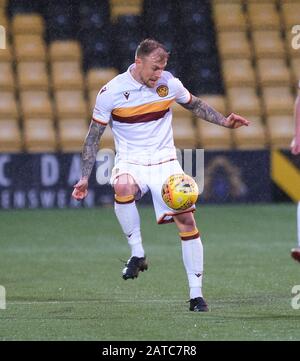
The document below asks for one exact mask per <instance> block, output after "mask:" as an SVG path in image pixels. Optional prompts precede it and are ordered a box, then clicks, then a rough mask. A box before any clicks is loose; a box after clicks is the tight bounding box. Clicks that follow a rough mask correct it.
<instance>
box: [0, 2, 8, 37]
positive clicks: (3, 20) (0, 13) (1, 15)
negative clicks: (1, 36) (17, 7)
mask: <svg viewBox="0 0 300 361" xmlns="http://www.w3.org/2000/svg"><path fill="white" fill-rule="evenodd" d="M0 25H2V26H3V27H4V28H5V29H6V32H8V21H7V17H6V14H5V9H4V8H1V7H0Z"/></svg>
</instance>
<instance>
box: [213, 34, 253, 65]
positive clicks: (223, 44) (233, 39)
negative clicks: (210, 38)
mask: <svg viewBox="0 0 300 361" xmlns="http://www.w3.org/2000/svg"><path fill="white" fill-rule="evenodd" d="M217 36H218V48H219V52H220V55H221V57H222V58H223V59H228V58H234V59H241V58H242V59H243V58H247V59H249V58H250V57H251V50H250V44H249V41H248V37H247V34H246V32H242V31H239V32H238V31H226V32H219V33H218V34H217Z"/></svg>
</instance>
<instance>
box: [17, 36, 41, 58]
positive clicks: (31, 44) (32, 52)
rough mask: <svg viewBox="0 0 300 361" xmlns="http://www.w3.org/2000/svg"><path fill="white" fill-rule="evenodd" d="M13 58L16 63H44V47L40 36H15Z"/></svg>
mask: <svg viewBox="0 0 300 361" xmlns="http://www.w3.org/2000/svg"><path fill="white" fill-rule="evenodd" d="M14 43H15V56H16V60H17V61H45V60H46V47H45V42H44V40H43V38H42V37H41V36H40V35H31V34H30V35H15V36H14Z"/></svg>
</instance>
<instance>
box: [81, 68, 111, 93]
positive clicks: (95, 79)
mask: <svg viewBox="0 0 300 361" xmlns="http://www.w3.org/2000/svg"><path fill="white" fill-rule="evenodd" d="M117 74H118V73H117V70H116V69H115V68H92V69H90V70H89V71H88V73H87V89H88V90H98V91H99V90H100V89H101V88H102V87H103V85H105V84H106V83H108V82H109V81H110V80H111V79H113V78H114V77H115V76H116V75H117Z"/></svg>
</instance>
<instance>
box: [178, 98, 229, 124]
mask: <svg viewBox="0 0 300 361" xmlns="http://www.w3.org/2000/svg"><path fill="white" fill-rule="evenodd" d="M180 105H182V106H183V107H184V108H186V109H188V110H190V111H192V112H193V113H194V114H195V115H196V116H197V117H199V118H202V119H204V120H207V121H208V122H211V123H214V124H218V125H223V126H224V123H225V121H226V118H225V117H224V115H222V114H221V113H219V112H218V111H216V110H215V109H214V108H212V107H211V106H209V105H208V104H207V103H205V102H204V101H202V100H201V99H199V98H197V97H195V96H194V95H192V99H191V101H190V102H189V103H188V104H180Z"/></svg>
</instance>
